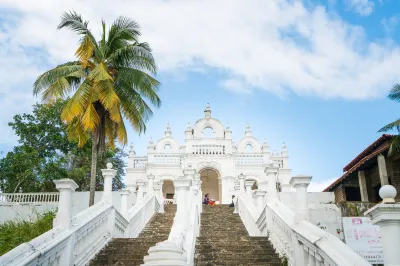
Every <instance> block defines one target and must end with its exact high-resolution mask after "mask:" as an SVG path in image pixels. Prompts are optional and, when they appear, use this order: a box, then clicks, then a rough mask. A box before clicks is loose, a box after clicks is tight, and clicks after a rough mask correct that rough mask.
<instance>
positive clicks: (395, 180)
mask: <svg viewBox="0 0 400 266" xmlns="http://www.w3.org/2000/svg"><path fill="white" fill-rule="evenodd" d="M392 138H393V136H392V135H387V134H384V135H382V136H381V137H380V138H379V139H377V140H376V141H375V142H374V143H372V144H371V145H370V146H368V147H367V148H366V149H365V150H364V151H362V152H361V153H360V154H359V155H357V157H356V158H354V159H353V160H352V161H351V162H350V163H349V164H348V165H346V166H345V167H344V168H343V172H344V174H343V175H342V176H341V177H340V178H339V179H337V180H336V181H335V182H333V183H332V184H331V185H330V186H329V187H327V188H326V189H325V190H324V192H327V191H330V192H334V193H335V199H336V202H337V203H341V202H345V201H359V202H371V203H377V202H380V201H381V200H382V199H381V198H380V197H379V189H380V188H381V186H383V185H387V184H390V185H392V186H394V187H395V188H396V189H397V191H399V193H398V194H397V197H396V199H397V200H400V154H395V155H393V156H390V157H388V156H387V155H388V151H389V147H390V144H391V140H392Z"/></svg>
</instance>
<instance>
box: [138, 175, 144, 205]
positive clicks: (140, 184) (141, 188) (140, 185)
mask: <svg viewBox="0 0 400 266" xmlns="http://www.w3.org/2000/svg"><path fill="white" fill-rule="evenodd" d="M136 184H137V185H138V192H137V198H136V202H139V201H142V199H143V196H144V195H143V193H144V186H145V185H146V181H144V180H141V179H139V180H138V181H136Z"/></svg>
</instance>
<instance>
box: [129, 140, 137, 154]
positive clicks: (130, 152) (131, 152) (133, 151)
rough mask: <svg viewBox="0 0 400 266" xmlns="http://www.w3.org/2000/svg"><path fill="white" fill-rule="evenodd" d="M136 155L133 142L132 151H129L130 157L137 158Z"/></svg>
mask: <svg viewBox="0 0 400 266" xmlns="http://www.w3.org/2000/svg"><path fill="white" fill-rule="evenodd" d="M135 154H136V152H135V148H134V146H133V143H132V142H131V146H130V149H129V156H130V157H133V156H135Z"/></svg>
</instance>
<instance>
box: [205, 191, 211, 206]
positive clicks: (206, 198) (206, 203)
mask: <svg viewBox="0 0 400 266" xmlns="http://www.w3.org/2000/svg"><path fill="white" fill-rule="evenodd" d="M209 201H210V198H209V197H208V193H207V194H205V195H204V200H203V204H205V205H208V202H209Z"/></svg>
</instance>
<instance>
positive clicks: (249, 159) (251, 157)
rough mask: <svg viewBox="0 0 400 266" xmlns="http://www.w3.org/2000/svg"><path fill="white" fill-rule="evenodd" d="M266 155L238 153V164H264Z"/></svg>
mask: <svg viewBox="0 0 400 266" xmlns="http://www.w3.org/2000/svg"><path fill="white" fill-rule="evenodd" d="M263 160H264V155H263V154H237V155H236V164H251V165H252V164H256V165H260V164H263Z"/></svg>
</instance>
